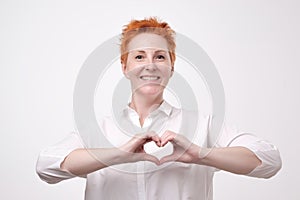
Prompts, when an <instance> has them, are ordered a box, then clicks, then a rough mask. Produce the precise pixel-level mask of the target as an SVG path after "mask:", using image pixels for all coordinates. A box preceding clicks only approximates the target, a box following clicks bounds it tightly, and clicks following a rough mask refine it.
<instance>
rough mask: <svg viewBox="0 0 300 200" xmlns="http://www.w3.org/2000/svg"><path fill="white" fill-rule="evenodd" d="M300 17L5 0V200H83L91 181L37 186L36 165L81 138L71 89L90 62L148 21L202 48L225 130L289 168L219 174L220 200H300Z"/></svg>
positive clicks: (290, 5) (250, 10)
mask: <svg viewBox="0 0 300 200" xmlns="http://www.w3.org/2000/svg"><path fill="white" fill-rule="evenodd" d="M299 8H300V5H299V2H298V1H296V0H295V1H292V0H285V1H284V0H282V1H279V0H275V1H274V0H272V1H271V0H265V1H259V0H252V1H238V0H236V1H233V0H230V1H222V0H219V1H181V3H175V1H158V0H153V1H141V0H139V1H116V0H109V1H103V2H101V1H84V2H83V1H82V2H81V1H74V0H73V1H56V0H52V1H38V0H36V1H34V0H27V1H16V0H15V1H14V0H12V1H9V0H4V1H3V0H2V1H1V3H0V27H1V30H0V56H1V59H0V95H1V96H0V102H1V103H0V122H1V124H0V132H1V139H0V145H1V151H0V158H1V167H0V169H1V171H0V177H1V178H0V188H1V192H0V199H43V200H53V199H62V200H64V199H72V200H82V199H83V196H84V186H85V181H84V179H79V178H78V179H73V180H68V181H65V182H62V183H59V184H56V185H48V184H46V183H44V182H42V181H41V180H39V178H38V176H37V175H36V174H35V163H36V159H37V156H38V154H39V152H40V151H41V150H42V149H43V148H45V147H47V146H49V145H51V144H53V143H56V142H57V141H59V140H60V139H61V138H63V137H64V136H66V135H67V134H68V133H69V132H70V131H73V130H74V123H73V111H72V101H73V99H72V95H73V87H74V84H75V81H76V76H77V74H78V72H79V70H80V67H81V65H82V63H83V62H84V60H85V59H86V58H87V56H88V55H89V54H90V53H91V52H92V51H93V50H94V49H95V48H96V47H97V46H98V45H100V44H101V43H102V42H104V41H105V40H107V39H108V38H110V37H112V36H114V35H116V34H119V33H120V31H121V28H122V26H123V25H124V24H126V23H128V22H129V21H130V19H132V18H137V19H142V18H143V17H147V16H159V17H160V18H161V19H163V20H165V21H167V22H169V24H170V25H171V26H172V28H173V29H175V30H176V31H177V32H180V33H182V34H185V35H186V36H188V37H190V38H191V39H193V40H194V41H196V42H197V43H198V44H199V45H201V46H202V48H204V50H205V51H206V52H207V53H208V55H209V56H210V57H211V59H212V60H213V61H214V63H215V65H216V67H217V69H218V71H219V73H220V75H221V78H222V80H223V84H224V87H225V92H226V98H227V107H226V109H227V113H226V114H227V120H228V121H229V122H231V123H234V124H235V125H236V126H238V127H239V128H240V129H241V130H245V131H250V132H254V133H256V134H257V135H259V136H260V137H263V138H266V139H268V140H270V141H272V142H273V143H274V144H276V145H277V146H278V148H279V149H280V152H281V156H282V160H283V168H282V170H281V171H280V172H279V173H278V174H277V175H276V176H275V177H273V178H271V179H268V180H262V179H255V178H248V177H244V176H237V175H233V174H230V173H226V172H218V173H217V174H216V176H215V184H214V186H215V187H214V195H215V199H216V200H223V199H243V200H252V199H262V200H265V199H268V200H269V199H274V200H281V199H288V200H296V199H299V198H300V194H299V184H298V181H299V180H300V175H299V173H298V168H299V164H300V160H299V155H298V154H299V152H300V147H299V146H300V145H298V143H299V142H298V140H299V134H300V128H299V115H300V103H299V102H300V78H299V75H300V70H299V67H300V65H299V64H300V60H299V58H300V53H299V52H300V40H299V35H300V25H299V24H300V12H299ZM170 192H171V191H170Z"/></svg>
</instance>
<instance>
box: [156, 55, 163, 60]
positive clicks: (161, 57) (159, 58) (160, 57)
mask: <svg viewBox="0 0 300 200" xmlns="http://www.w3.org/2000/svg"><path fill="white" fill-rule="evenodd" d="M156 59H158V60H164V59H165V56H163V55H158V56H156Z"/></svg>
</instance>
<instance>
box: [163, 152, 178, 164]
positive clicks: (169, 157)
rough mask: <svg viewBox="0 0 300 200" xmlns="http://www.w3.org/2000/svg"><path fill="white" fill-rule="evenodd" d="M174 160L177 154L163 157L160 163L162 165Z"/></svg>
mask: <svg viewBox="0 0 300 200" xmlns="http://www.w3.org/2000/svg"><path fill="white" fill-rule="evenodd" d="M172 161H176V156H175V155H174V154H171V155H168V156H165V157H162V158H161V159H160V161H159V162H160V163H159V164H160V165H162V164H164V163H167V162H172Z"/></svg>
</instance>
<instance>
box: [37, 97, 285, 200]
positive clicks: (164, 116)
mask: <svg viewBox="0 0 300 200" xmlns="http://www.w3.org/2000/svg"><path fill="white" fill-rule="evenodd" d="M194 118H195V116H194V115H193V114H192V113H190V112H188V111H184V110H181V109H178V108H175V107H172V106H171V105H170V104H168V103H167V102H166V101H164V102H163V103H162V104H161V105H160V107H159V108H157V109H156V110H155V111H153V112H152V113H151V114H150V115H149V116H148V117H147V118H146V119H145V122H144V127H142V128H143V129H142V130H145V131H147V130H154V131H155V132H156V133H157V134H158V135H162V134H163V133H164V131H166V130H171V131H173V132H176V133H179V134H184V135H185V136H186V137H188V138H189V139H190V140H191V141H192V142H193V143H195V144H197V145H199V146H205V142H206V141H205V138H206V136H207V134H208V133H209V124H210V120H211V116H207V117H202V118H201V119H199V121H200V123H199V124H200V125H199V127H198V128H197V132H196V133H197V134H192V135H188V134H187V133H190V132H191V131H193V130H191V125H190V124H189V123H188V122H189V121H193V120H194ZM120 119H121V122H120V124H121V126H123V125H124V126H127V129H126V130H130V127H131V128H133V129H134V126H136V127H138V126H140V125H139V124H140V123H139V118H138V115H137V113H136V112H135V111H134V110H132V109H131V108H129V107H127V108H126V109H125V110H124V112H123V113H122V115H121V118H120ZM183 121H184V124H182V122H183ZM120 124H119V125H120ZM119 127H120V126H117V125H116V123H115V120H113V119H112V118H111V117H108V118H105V119H104V120H103V122H102V123H101V128H102V130H103V133H104V134H105V137H106V138H107V139H108V140H109V141H110V142H111V144H112V145H114V146H116V147H117V146H120V145H121V144H124V143H125V142H126V141H128V140H129V139H130V138H131V137H132V135H134V133H132V135H131V134H130V133H129V134H124V132H126V130H123V131H121V130H120V128H119ZM128 127H129V129H128ZM139 128H141V127H139ZM139 130H141V129H139ZM194 132H195V131H194ZM82 141H83V140H82V138H81V137H80V135H79V134H78V133H75V132H72V133H71V134H69V135H68V136H67V137H66V138H65V139H63V140H62V141H61V142H59V143H57V144H55V145H53V146H51V147H48V148H46V149H44V150H43V151H42V152H41V153H40V155H39V158H38V161H37V167H36V170H37V173H38V175H39V176H40V178H41V179H42V180H44V181H46V182H48V183H57V182H60V181H62V180H65V179H70V178H73V177H75V175H73V174H71V173H70V172H67V171H63V170H61V169H60V165H61V163H62V162H63V160H64V159H65V157H66V156H67V155H68V154H69V153H70V152H71V151H73V150H75V149H78V148H84V146H86V144H83V142H82ZM229 146H242V147H246V148H248V149H249V150H251V151H252V152H253V153H255V155H256V156H257V157H258V158H259V159H260V160H261V161H262V164H261V165H260V166H258V167H256V168H255V169H254V170H253V171H252V172H251V173H249V174H248V176H253V177H260V178H269V177H271V176H273V175H275V174H276V173H277V172H278V171H279V169H280V168H281V158H280V154H279V151H278V149H277V148H276V147H275V146H274V145H272V144H270V143H269V142H267V141H265V140H262V139H260V138H258V137H256V136H254V135H253V134H250V133H245V132H239V131H237V130H236V129H233V128H229V127H228V126H224V127H223V129H222V131H221V134H220V136H219V138H218V141H217V143H216V147H229ZM144 148H145V151H146V152H147V153H151V154H153V155H155V156H157V157H158V158H160V157H162V156H165V155H168V154H170V153H171V152H172V146H171V144H167V145H166V147H165V148H164V149H159V148H158V147H156V146H155V144H153V143H148V144H146V145H145V147H144ZM79 162H80V161H79ZM216 171H217V169H215V168H213V167H208V166H202V165H196V164H185V163H179V162H173V163H165V164H163V165H161V166H156V165H155V164H153V163H151V162H147V161H140V162H137V163H129V164H120V165H114V166H110V167H107V168H103V169H101V170H98V171H95V172H93V173H90V174H88V175H87V176H86V191H85V199H86V200H96V199H97V200H100V199H103V200H109V199H112V200H118V199H122V200H143V199H149V200H156V199H158V200H165V199H166V200H168V199H172V200H185V199H197V200H212V199H213V175H214V172H216Z"/></svg>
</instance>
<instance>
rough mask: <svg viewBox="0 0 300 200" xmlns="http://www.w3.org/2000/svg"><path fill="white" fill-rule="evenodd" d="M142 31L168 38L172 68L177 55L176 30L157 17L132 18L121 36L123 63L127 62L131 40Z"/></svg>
mask: <svg viewBox="0 0 300 200" xmlns="http://www.w3.org/2000/svg"><path fill="white" fill-rule="evenodd" d="M140 33H154V34H157V35H160V36H162V37H164V38H165V39H166V40H167V43H168V47H169V54H170V58H171V65H172V68H173V66H174V62H175V59H176V56H175V48H176V44H175V31H174V30H172V29H171V27H170V26H169V25H168V23H166V22H161V21H160V20H158V19H157V18H156V17H150V18H145V19H143V20H131V21H130V22H129V24H127V25H125V26H124V28H123V30H122V37H121V45H120V46H121V63H126V62H127V56H128V52H127V45H128V44H129V42H130V40H131V39H132V38H134V37H135V36H136V35H138V34H140Z"/></svg>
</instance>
